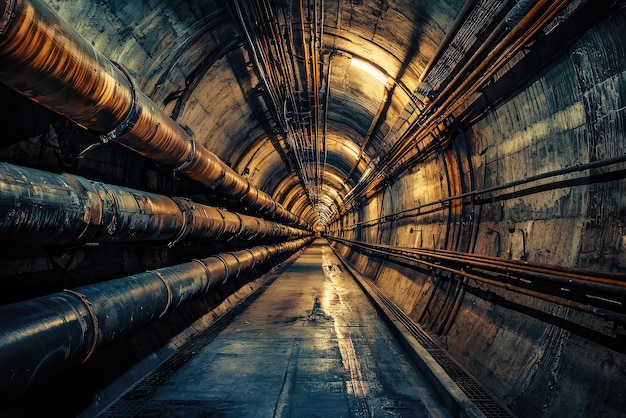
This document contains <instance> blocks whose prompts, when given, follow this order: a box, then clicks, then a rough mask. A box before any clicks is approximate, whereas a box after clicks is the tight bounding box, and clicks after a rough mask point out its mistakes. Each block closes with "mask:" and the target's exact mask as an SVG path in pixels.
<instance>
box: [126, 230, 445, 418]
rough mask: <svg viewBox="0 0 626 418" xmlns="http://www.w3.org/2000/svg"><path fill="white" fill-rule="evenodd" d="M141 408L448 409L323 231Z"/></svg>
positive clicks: (267, 411) (213, 413)
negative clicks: (401, 346) (420, 372)
mask: <svg viewBox="0 0 626 418" xmlns="http://www.w3.org/2000/svg"><path fill="white" fill-rule="evenodd" d="M316 299H318V300H319V310H318V311H317V312H316V313H314V314H313V315H312V310H313V309H314V304H315V300H316ZM135 416H141V417H148V416H184V417H426V416H435V417H442V416H446V415H445V412H442V410H441V408H440V405H439V403H438V401H437V399H436V397H435V396H434V394H433V392H432V391H431V390H430V389H429V388H428V386H427V385H426V383H425V382H424V379H423V378H422V377H421V376H420V374H419V372H418V371H417V370H416V369H415V368H414V367H413V366H412V364H411V363H410V361H409V360H408V359H407V358H406V356H405V355H404V353H403V352H402V349H401V348H400V347H399V345H398V343H397V342H396V340H395V339H394V337H393V336H392V334H391V333H390V331H389V330H388V329H387V326H386V325H385V323H384V322H383V321H382V320H381V319H380V318H379V316H378V314H377V312H376V310H375V309H374V307H373V306H372V305H371V303H370V302H369V300H368V299H367V297H366V295H365V294H364V293H363V291H362V290H361V288H360V287H359V286H358V285H357V284H356V283H355V282H354V280H353V279H352V278H351V276H350V275H349V274H348V273H346V272H344V271H343V269H342V267H340V262H339V260H338V259H337V257H336V256H335V255H334V254H333V253H332V250H331V249H330V248H329V247H328V244H327V243H326V241H324V240H322V239H318V240H316V241H315V242H314V243H313V244H312V245H311V246H310V247H309V248H308V249H307V250H306V251H305V252H304V253H303V254H302V255H301V256H300V257H299V258H298V260H296V262H295V263H293V264H292V265H291V266H290V267H289V268H287V269H286V270H285V271H284V273H282V274H281V276H280V277H278V278H277V279H276V280H275V281H274V282H273V283H272V285H271V286H270V287H269V288H268V289H267V290H266V291H265V293H263V294H262V295H261V296H260V297H259V298H258V299H257V300H256V301H254V302H253V303H252V304H251V305H250V306H249V307H248V308H247V309H246V310H245V311H244V312H243V313H242V314H240V315H239V316H238V317H237V318H235V319H234V321H233V322H232V323H231V324H230V325H229V326H228V327H227V328H226V329H224V330H223V331H221V333H220V334H219V335H218V336H216V337H215V338H214V339H213V340H212V341H211V342H210V343H209V344H208V345H206V346H205V347H204V348H202V349H201V350H199V351H198V352H197V353H195V355H194V357H193V358H192V359H191V360H189V361H188V362H187V363H186V364H185V365H184V366H182V367H181V368H180V369H178V370H177V371H176V372H175V373H174V374H173V375H172V376H171V377H170V378H169V379H168V380H167V381H166V382H165V383H164V384H163V385H161V386H160V387H159V389H158V390H156V391H155V392H154V393H153V394H152V395H151V398H150V401H149V403H148V404H146V406H145V407H143V409H142V410H141V411H140V412H138V413H137V414H136V415H135Z"/></svg>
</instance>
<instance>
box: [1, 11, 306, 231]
mask: <svg viewBox="0 0 626 418" xmlns="http://www.w3.org/2000/svg"><path fill="white" fill-rule="evenodd" d="M0 13H2V15H0V80H1V81H2V83H4V84H6V85H7V86H9V87H11V88H13V89H14V90H16V91H18V92H20V93H22V94H24V95H26V96H27V97H29V98H31V99H33V100H34V101H36V102H38V103H40V104H41V105H43V106H45V107H47V108H48V109H50V110H52V111H54V112H56V113H59V114H61V115H63V116H65V117H67V118H69V119H70V120H72V121H74V122H76V123H78V124H79V125H81V126H83V127H85V128H87V129H89V130H91V131H94V132H96V133H99V134H101V138H103V140H104V141H108V140H113V139H114V140H115V141H117V142H119V143H120V144H122V145H124V146H126V147H128V148H130V149H132V150H133V151H136V152H138V153H140V154H141V155H143V156H145V157H147V158H150V159H153V160H155V161H157V162H159V163H160V164H162V165H163V166H166V167H171V168H172V170H174V171H176V172H179V173H181V174H184V175H186V176H187V177H189V178H191V179H193V180H196V181H199V182H200V183H202V184H204V185H206V186H209V187H211V188H212V189H214V190H215V191H216V192H217V193H220V194H222V195H226V196H230V197H232V198H235V199H240V200H241V201H242V203H243V204H244V205H246V206H247V207H249V208H250V209H252V210H254V211H256V212H257V213H259V214H261V215H263V216H270V215H271V216H274V217H275V218H276V219H277V220H278V221H280V222H284V223H287V224H290V225H296V226H298V227H301V228H307V227H308V225H307V223H306V222H305V221H304V220H303V219H301V218H299V217H298V216H296V215H295V214H293V213H291V212H289V211H288V210H287V209H285V208H284V207H283V206H282V205H280V204H279V203H277V202H275V201H273V200H272V198H271V197H270V196H269V195H268V194H267V193H265V192H263V191H261V190H258V189H257V188H256V187H254V186H252V185H251V184H250V183H249V182H248V181H247V180H246V179H245V178H243V177H242V176H240V175H239V174H238V173H236V172H235V171H233V170H232V169H231V168H230V167H228V166H227V165H226V164H225V163H224V162H223V161H221V160H220V159H219V157H217V156H216V155H215V154H213V153H212V152H210V151H209V150H207V149H206V148H204V147H202V146H201V145H200V144H198V143H197V142H195V141H194V140H193V139H192V138H191V137H190V136H189V134H188V133H187V132H186V131H185V130H184V129H183V128H182V127H180V126H179V125H178V124H177V123H176V122H175V121H174V120H172V119H171V118H170V117H169V116H167V115H166V114H165V113H164V112H163V111H162V110H161V109H160V108H159V107H158V106H157V105H156V104H155V103H154V102H152V101H151V100H150V99H149V98H148V97H147V96H146V95H145V94H144V93H143V92H142V91H140V90H139V89H138V88H137V86H136V85H135V83H134V81H133V80H132V78H131V77H130V76H129V75H128V74H127V73H126V72H125V71H124V70H123V69H122V68H121V67H120V66H118V65H114V64H113V63H111V62H110V61H109V60H108V59H106V58H105V57H104V56H103V55H102V54H100V53H99V52H98V51H96V50H95V49H94V48H93V47H92V46H91V44H89V43H88V42H87V41H86V40H85V39H84V38H82V37H81V36H80V35H79V34H78V33H77V32H76V31H75V30H73V29H72V28H70V27H69V26H68V25H67V24H66V23H65V22H64V21H63V20H62V19H61V18H60V17H59V16H58V15H57V14H56V13H55V12H54V11H53V10H52V9H51V8H50V7H49V6H47V5H46V4H44V3H42V2H40V1H39V0H0Z"/></svg>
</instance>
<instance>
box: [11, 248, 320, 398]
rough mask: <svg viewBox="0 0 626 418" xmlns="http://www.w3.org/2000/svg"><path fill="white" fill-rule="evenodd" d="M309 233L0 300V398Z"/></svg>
mask: <svg viewBox="0 0 626 418" xmlns="http://www.w3.org/2000/svg"><path fill="white" fill-rule="evenodd" d="M313 239H314V238H313V237H307V238H300V239H297V240H294V241H288V242H284V243H281V244H276V245H273V246H259V247H254V248H251V249H247V250H241V251H236V252H233V253H226V254H218V255H216V256H211V257H207V258H204V259H202V260H192V261H190V262H188V263H183V264H179V265H176V266H171V267H164V268H160V269H158V270H153V271H147V272H145V273H140V274H134V275H131V276H127V277H123V278H120V279H116V280H110V281H107V282H103V283H98V284H93V285H89V286H83V287H79V288H76V289H73V290H65V291H62V292H58V293H54V294H51V295H47V296H43V297H40V298H36V299H32V300H28V301H24V302H18V303H14V304H11V305H6V306H3V307H0V398H2V399H10V398H12V397H15V396H17V395H19V394H21V393H23V392H24V391H25V390H26V389H27V388H29V387H30V386H32V385H34V384H36V383H38V382H41V381H43V380H45V379H47V378H49V377H51V376H53V375H55V374H58V373H59V372H61V371H62V370H64V369H66V368H68V367H70V366H71V365H73V364H77V363H79V362H81V361H86V360H87V359H88V358H89V357H90V356H91V354H92V353H93V352H94V351H95V350H96V349H97V348H98V347H100V346H102V345H103V344H106V343H109V342H112V341H114V340H117V339H119V338H120V337H122V336H123V335H125V334H127V333H128V332H130V331H132V330H135V329H137V328H139V327H141V326H142V325H145V324H146V323H148V322H150V321H153V320H155V319H157V318H159V317H161V316H163V315H164V314H166V313H167V312H170V311H171V310H172V309H175V308H176V307H177V306H179V305H180V304H182V303H184V302H186V301H188V300H190V299H192V298H194V297H196V296H198V295H200V294H202V293H205V292H207V291H208V290H210V289H212V288H214V287H216V286H219V285H221V284H223V283H224V282H225V281H226V280H228V279H229V278H233V277H236V276H237V275H239V274H241V273H243V272H248V271H250V269H252V268H253V267H254V266H256V265H257V264H259V263H261V262H263V261H267V260H269V259H270V258H273V257H276V256H278V255H285V254H286V255H291V254H293V253H295V252H296V251H297V250H299V249H300V248H302V247H303V246H305V245H307V244H308V243H309V242H311V241H312V240H313Z"/></svg>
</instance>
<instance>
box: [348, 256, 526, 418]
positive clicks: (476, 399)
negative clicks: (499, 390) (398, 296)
mask: <svg viewBox="0 0 626 418" xmlns="http://www.w3.org/2000/svg"><path fill="white" fill-rule="evenodd" d="M338 257H339V256H338ZM339 259H340V260H341V261H342V262H343V263H344V265H345V266H346V268H347V269H348V270H349V271H350V273H352V275H353V277H354V278H355V280H356V281H357V283H359V284H360V285H361V288H363V289H364V290H365V292H366V293H369V291H370V290H371V291H372V292H375V293H376V295H377V296H378V298H379V299H380V300H381V301H382V303H384V304H385V306H386V307H387V308H388V310H389V311H391V312H392V314H393V315H395V316H396V319H397V320H398V321H399V322H401V323H402V324H403V325H404V326H405V328H406V329H407V331H408V332H409V333H410V334H411V335H412V336H413V337H414V338H415V339H416V340H417V341H418V342H419V343H420V344H421V345H422V347H424V348H425V349H426V350H427V351H428V352H429V354H430V355H431V356H432V357H433V358H434V359H435V361H436V362H437V363H438V364H439V366H441V368H442V369H443V370H444V371H445V372H446V373H447V374H448V376H450V378H451V379H452V381H454V383H456V385H457V386H458V387H459V388H460V389H461V390H462V391H463V393H465V395H466V396H467V397H468V398H469V399H470V400H471V401H472V403H474V405H476V407H477V408H478V409H479V410H480V412H482V413H483V415H485V417H487V418H509V417H513V416H514V415H513V414H512V413H511V412H510V411H509V410H508V409H506V408H505V407H504V406H502V405H501V404H500V403H499V402H498V401H497V400H496V399H495V398H494V397H493V396H492V395H491V394H490V393H489V392H487V391H486V390H485V389H484V388H483V386H482V385H481V384H480V383H479V382H478V381H477V380H476V379H475V378H474V377H472V376H471V375H470V374H469V373H468V372H466V371H465V370H464V369H463V368H462V367H460V366H459V365H458V364H457V363H456V362H455V361H454V360H452V358H451V357H450V356H449V354H448V353H447V352H446V351H445V350H443V349H442V348H441V347H439V346H438V345H437V344H436V343H435V342H434V341H433V340H432V338H431V337H430V336H429V335H428V334H426V333H425V332H424V331H423V330H422V329H421V328H420V327H419V326H417V325H416V324H415V323H414V322H413V321H412V320H411V319H410V318H409V317H408V316H407V315H406V314H405V313H404V312H403V311H402V310H401V309H400V308H398V307H397V306H396V305H395V304H394V303H393V302H392V301H391V299H389V298H388V297H387V296H385V295H384V294H383V293H382V292H381V291H380V290H379V289H378V288H377V287H376V286H374V285H370V286H365V285H364V284H362V283H361V280H366V279H364V278H363V279H362V278H360V277H357V275H356V274H355V271H354V270H353V269H352V268H351V266H349V265H348V264H347V263H346V261H345V260H343V258H342V257H339ZM374 305H376V303H374Z"/></svg>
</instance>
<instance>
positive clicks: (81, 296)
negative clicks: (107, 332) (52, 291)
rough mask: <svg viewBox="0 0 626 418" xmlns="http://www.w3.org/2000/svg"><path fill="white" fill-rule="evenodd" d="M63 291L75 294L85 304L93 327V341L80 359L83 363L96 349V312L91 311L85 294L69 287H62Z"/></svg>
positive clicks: (98, 330) (98, 328) (97, 330)
mask: <svg viewBox="0 0 626 418" xmlns="http://www.w3.org/2000/svg"><path fill="white" fill-rule="evenodd" d="M63 291H64V292H67V293H69V294H70V295H74V296H76V297H77V298H78V299H79V300H80V301H81V303H82V304H83V305H84V306H85V308H87V312H89V317H90V318H91V324H92V327H93V341H92V342H91V346H89V349H88V350H87V354H85V358H84V359H83V360H82V361H81V363H84V362H86V361H87V360H89V358H90V357H91V356H92V354H93V353H94V351H96V347H97V346H98V338H99V337H100V327H99V325H98V318H97V317H96V314H95V312H94V311H93V308H92V306H91V302H89V299H87V296H85V295H84V294H82V293H79V292H76V291H75V290H71V289H63Z"/></svg>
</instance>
